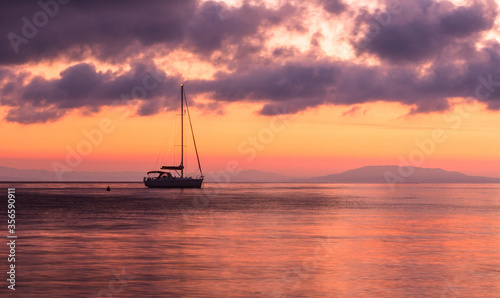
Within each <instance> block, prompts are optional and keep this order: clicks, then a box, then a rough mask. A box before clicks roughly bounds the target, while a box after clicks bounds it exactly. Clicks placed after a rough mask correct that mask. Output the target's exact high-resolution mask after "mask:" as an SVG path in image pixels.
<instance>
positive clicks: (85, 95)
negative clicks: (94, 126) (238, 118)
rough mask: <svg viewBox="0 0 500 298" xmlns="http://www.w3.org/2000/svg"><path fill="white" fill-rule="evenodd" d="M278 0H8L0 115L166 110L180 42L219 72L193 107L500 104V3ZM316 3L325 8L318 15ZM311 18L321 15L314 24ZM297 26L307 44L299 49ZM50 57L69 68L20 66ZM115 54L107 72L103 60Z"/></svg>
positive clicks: (200, 89) (27, 118)
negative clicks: (332, 51) (334, 48)
mask: <svg viewBox="0 0 500 298" xmlns="http://www.w3.org/2000/svg"><path fill="white" fill-rule="evenodd" d="M66 2H67V3H66ZM40 3H41V4H40ZM64 3H66V4H64ZM280 3H282V5H281V6H278V7H276V6H272V5H268V4H267V3H266V1H257V0H255V1H251V0H247V1H243V2H242V4H241V5H240V6H227V5H226V4H224V3H223V2H221V1H201V0H169V1H163V0H151V1H147V2H139V1H128V0H125V1H124V0H121V1H118V0H110V1H95V0H93V1H77V0H73V1H69V2H68V1H67V0H42V1H40V2H28V1H10V2H5V1H4V2H2V4H1V6H0V36H3V38H2V39H1V41H0V105H1V106H4V107H7V114H6V117H5V120H7V121H14V122H19V123H25V124H29V123H40V122H47V121H54V120H57V119H59V118H60V117H63V116H64V115H66V114H67V113H68V112H69V111H72V110H81V111H82V112H84V113H86V114H91V113H94V112H98V111H99V110H100V109H101V108H102V107H104V106H113V105H129V106H131V107H132V108H133V109H134V110H135V111H136V113H137V114H138V115H143V116H147V115H153V114H156V113H159V112H162V111H165V110H168V109H171V108H173V105H174V104H175V103H176V102H177V99H178V86H179V83H181V82H183V81H185V80H186V78H183V77H182V76H181V75H178V73H182V71H181V70H180V69H173V70H171V71H172V72H169V73H168V74H167V73H166V72H165V70H163V69H162V68H161V67H159V66H158V65H159V64H158V63H159V60H161V59H163V58H164V57H166V55H170V56H169V57H173V59H175V55H174V54H173V53H179V52H182V53H187V55H188V56H192V57H195V58H194V59H196V60H197V61H203V63H206V64H207V65H209V66H210V67H212V68H213V69H215V70H216V71H217V70H218V72H217V73H216V74H215V75H214V76H213V78H210V79H203V80H202V79H191V80H189V81H187V82H186V84H187V85H188V86H189V90H190V91H191V93H192V94H193V95H203V96H205V98H207V99H211V100H212V101H211V102H210V103H205V104H202V103H195V104H196V106H197V107H198V108H204V109H216V110H218V111H219V112H220V107H221V106H223V104H224V103H226V102H237V101H251V102H259V103H261V104H262V108H261V110H260V113H261V114H263V115H272V114H276V113H278V112H279V113H283V112H286V113H296V112H298V111H301V110H305V109H307V108H311V107H316V106H320V105H323V104H333V105H353V106H356V107H359V105H360V104H363V103H366V102H373V101H387V102H398V103H402V104H404V105H408V106H409V107H411V109H410V113H428V112H436V111H437V112H439V111H445V110H447V109H449V108H450V106H449V102H448V100H449V99H450V98H456V97H462V98H470V99H476V100H478V101H480V102H484V103H485V104H486V105H487V106H488V108H490V109H492V110H499V109H500V91H499V90H498V89H500V72H499V71H498V69H500V59H499V57H500V46H499V44H498V42H497V41H496V40H486V39H485V38H486V36H487V33H491V32H492V30H495V29H494V28H493V27H494V24H495V20H496V19H497V5H496V3H495V2H494V1H493V0H484V1H479V0H472V1H469V2H467V3H466V4H465V5H463V6H457V5H455V4H453V3H452V2H448V1H433V0H425V1H410V0H401V1H397V0H396V1H388V2H387V3H384V5H382V6H380V7H379V8H378V9H375V10H373V9H368V8H366V7H363V6H362V5H361V6H360V5H350V4H349V2H347V1H343V0H315V1H311V2H293V1H291V2H290V3H288V1H284V2H280ZM318 8H319V9H321V10H323V12H322V13H319V14H318V13H316V10H317V9H318ZM347 12H348V13H347ZM313 15H314V16H315V17H318V15H321V16H325V18H327V19H326V20H315V21H318V22H310V21H309V20H308V19H307V18H308V17H311V16H313ZM336 22H337V23H336ZM314 23H320V25H321V26H332V27H334V25H335V24H339V23H342V26H341V27H338V28H337V29H342V30H337V29H335V28H334V29H335V30H332V31H334V32H335V33H333V34H339V36H338V37H337V38H338V39H337V40H338V41H344V42H345V41H347V43H346V44H347V48H348V49H344V50H345V51H346V52H347V53H348V52H350V51H352V52H351V54H352V57H351V58H350V59H346V58H345V57H340V56H341V55H339V57H334V56H328V55H327V54H326V52H327V51H325V49H324V48H322V47H324V46H325V42H328V41H329V39H331V38H332V37H335V36H332V35H331V34H332V33H329V32H328V30H323V29H322V28H321V26H319V27H311V28H309V27H308V26H314ZM328 34H330V35H328ZM490 36H491V35H490ZM294 37H297V38H298V39H297V40H300V39H301V38H302V40H306V42H304V45H303V46H302V45H300V44H298V43H297V42H296V40H292V39H293V38H294ZM349 44H350V46H351V48H349ZM326 46H327V47H328V45H326ZM176 51H177V52H176ZM348 54H349V53H348ZM50 61H55V62H58V63H64V64H66V65H67V66H66V67H65V69H63V70H62V71H61V72H60V75H59V77H57V78H51V79H49V78H47V77H44V76H42V75H40V76H34V75H33V74H31V73H30V72H29V71H26V70H25V66H26V65H29V67H30V69H33V68H36V65H37V64H38V63H42V62H43V63H45V64H46V63H48V62H50ZM89 61H93V62H89ZM193 61H194V60H193ZM102 62H105V63H106V64H102V65H101V63H102ZM186 63H192V61H191V62H190V61H186ZM109 64H112V65H113V66H114V67H113V70H107V69H106V68H105V67H104V66H103V65H109ZM192 64H195V63H192ZM189 67H190V68H191V69H192V68H196V67H197V66H196V65H190V66H189ZM116 69H118V70H116ZM191 77H192V76H191ZM204 77H207V76H204ZM357 110H358V109H355V110H352V111H353V112H356V111H357Z"/></svg>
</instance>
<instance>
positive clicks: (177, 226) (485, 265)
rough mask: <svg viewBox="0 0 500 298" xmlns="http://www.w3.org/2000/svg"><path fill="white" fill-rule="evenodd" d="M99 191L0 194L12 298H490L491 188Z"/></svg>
mask: <svg viewBox="0 0 500 298" xmlns="http://www.w3.org/2000/svg"><path fill="white" fill-rule="evenodd" d="M107 185H108V184H85V183H65V184H58V183H53V184H51V183H41V184H35V183H11V184H5V183H3V184H0V188H1V189H2V190H3V194H1V195H2V196H3V197H4V199H2V201H3V202H4V203H1V205H2V206H1V212H2V215H1V218H3V219H5V222H4V224H2V228H1V230H3V235H4V241H5V242H7V240H6V238H5V237H6V236H7V235H8V232H7V223H6V218H7V216H6V215H7V188H8V187H15V189H16V193H15V195H16V203H15V204H16V212H17V213H16V214H17V217H16V235H17V236H18V239H16V263H15V264H16V291H15V293H16V297H169V296H186V297H201V296H206V297H229V296H246V297H251V296H259V297H308V296H313V297H423V296H426V297H500V185H499V184H481V185H478V184H454V185H452V184H411V185H409V184H408V185H400V186H398V187H396V189H395V190H394V191H391V190H390V189H389V188H388V187H387V186H386V185H383V184H378V185H375V184H255V183H253V184H238V183H235V184H229V185H218V184H210V183H207V184H206V185H205V188H204V189H201V190H200V189H191V190H188V189H185V190H165V189H163V190H159V189H147V188H144V187H143V185H142V184H140V183H124V184H119V183H115V184H110V187H111V191H109V192H107V191H106V190H105V188H106V187H107ZM2 221H4V220H2ZM2 246H3V248H2V249H0V254H1V255H3V256H1V258H0V260H1V261H0V266H1V267H0V269H1V270H0V271H2V272H6V271H8V265H9V264H8V262H7V255H8V253H9V248H8V246H6V245H2ZM2 246H0V247H2ZM3 274H4V276H3V278H2V280H3V282H2V283H1V284H2V289H1V290H0V296H4V297H5V296H7V295H8V294H11V292H13V291H10V290H8V289H7V285H8V283H7V281H6V278H7V274H5V273H3Z"/></svg>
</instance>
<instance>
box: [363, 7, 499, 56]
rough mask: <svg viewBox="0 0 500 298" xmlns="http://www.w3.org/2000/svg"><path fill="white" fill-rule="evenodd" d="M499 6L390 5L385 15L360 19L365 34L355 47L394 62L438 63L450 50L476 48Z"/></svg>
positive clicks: (382, 13) (376, 14)
mask: <svg viewBox="0 0 500 298" xmlns="http://www.w3.org/2000/svg"><path fill="white" fill-rule="evenodd" d="M496 16H497V5H496V4H495V2H493V1H492V0H489V1H485V2H481V1H477V0H476V1H473V2H472V4H471V5H470V6H465V7H455V6H453V5H452V4H451V3H448V2H433V1H413V0H402V1H401V2H394V1H392V2H389V3H388V5H387V7H386V9H385V10H384V11H380V10H379V11H377V12H375V13H374V14H367V13H364V14H361V15H360V16H358V26H362V25H365V27H366V30H365V31H366V32H364V35H363V36H362V38H361V39H360V40H357V41H354V42H353V44H354V46H355V47H357V48H358V50H359V51H360V52H367V53H371V54H375V55H377V56H378V57H380V58H383V59H386V60H389V61H392V62H401V61H409V62H419V61H422V60H425V59H435V58H436V57H439V56H440V55H442V54H443V53H445V52H446V51H447V50H448V49H450V48H453V47H455V48H456V47H463V46H467V45H469V46H470V45H473V44H474V43H475V42H477V41H478V40H479V38H480V33H482V32H485V31H488V30H489V29H491V28H492V26H493V24H494V21H495V18H496Z"/></svg>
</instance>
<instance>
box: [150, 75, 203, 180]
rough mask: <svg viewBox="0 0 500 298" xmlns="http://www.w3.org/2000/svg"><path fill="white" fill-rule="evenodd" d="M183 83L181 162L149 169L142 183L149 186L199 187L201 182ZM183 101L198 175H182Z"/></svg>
mask: <svg viewBox="0 0 500 298" xmlns="http://www.w3.org/2000/svg"><path fill="white" fill-rule="evenodd" d="M185 95H186V94H185V93H184V84H181V163H180V164H179V165H178V166H162V167H161V170H163V171H150V172H148V173H147V175H148V176H147V177H144V185H145V186H147V187H150V188H201V185H202V184H203V172H202V171H201V164H200V158H199V156H198V149H197V148H196V141H195V139H194V133H193V125H192V124H191V116H190V115H189V108H188V104H187V100H186V99H185ZM184 103H185V104H186V111H187V115H188V118H189V126H190V127H191V135H192V136H193V144H194V149H195V152H196V159H197V160H198V168H199V170H200V176H198V177H195V178H193V177H184Z"/></svg>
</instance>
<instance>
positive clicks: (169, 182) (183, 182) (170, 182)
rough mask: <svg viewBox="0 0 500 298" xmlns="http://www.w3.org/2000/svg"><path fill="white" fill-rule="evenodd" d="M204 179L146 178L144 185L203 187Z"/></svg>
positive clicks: (151, 186)
mask: <svg viewBox="0 0 500 298" xmlns="http://www.w3.org/2000/svg"><path fill="white" fill-rule="evenodd" d="M202 184H203V179H193V178H173V179H151V178H149V179H144V185H145V186H147V187H149V188H201V185H202Z"/></svg>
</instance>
